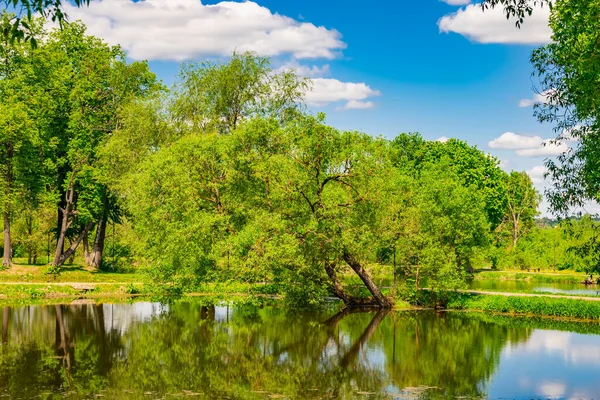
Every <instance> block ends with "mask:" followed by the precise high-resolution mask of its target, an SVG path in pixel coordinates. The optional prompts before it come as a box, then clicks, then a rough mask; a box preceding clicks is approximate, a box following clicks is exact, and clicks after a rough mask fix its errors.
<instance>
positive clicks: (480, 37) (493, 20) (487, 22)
mask: <svg viewBox="0 0 600 400" xmlns="http://www.w3.org/2000/svg"><path fill="white" fill-rule="evenodd" d="M549 16H550V10H549V8H548V7H542V8H536V9H535V10H534V11H533V14H532V15H531V16H530V17H528V18H527V20H526V21H525V22H524V23H523V25H522V26H521V28H520V29H518V28H516V27H515V23H514V21H513V20H507V19H506V14H505V13H504V10H503V7H495V8H493V9H488V10H486V11H485V12H483V11H482V9H481V6H480V5H479V4H471V5H468V6H467V7H465V8H461V9H460V10H458V11H457V12H455V13H452V14H449V15H445V16H444V17H442V18H441V19H440V20H439V21H438V26H439V29H440V32H444V33H449V32H454V33H458V34H460V35H463V36H465V37H467V38H468V39H470V40H472V41H474V42H479V43H506V44H546V43H549V42H550V37H551V35H552V30H551V29H550V27H549V26H548V18H549Z"/></svg>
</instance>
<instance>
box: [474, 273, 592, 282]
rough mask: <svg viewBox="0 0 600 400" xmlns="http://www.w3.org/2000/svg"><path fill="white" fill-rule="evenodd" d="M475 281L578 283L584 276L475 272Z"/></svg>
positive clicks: (572, 274)
mask: <svg viewBox="0 0 600 400" xmlns="http://www.w3.org/2000/svg"><path fill="white" fill-rule="evenodd" d="M474 279H476V280H506V281H509V280H517V281H530V282H539V283H579V282H581V281H583V280H584V279H585V274H577V273H573V272H572V271H567V272H563V271H559V272H548V273H543V272H521V271H481V272H476V273H475V276H474Z"/></svg>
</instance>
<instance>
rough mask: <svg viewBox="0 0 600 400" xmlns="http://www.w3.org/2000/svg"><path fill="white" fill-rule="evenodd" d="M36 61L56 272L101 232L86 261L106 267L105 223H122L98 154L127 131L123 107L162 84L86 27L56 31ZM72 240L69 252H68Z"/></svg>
mask: <svg viewBox="0 0 600 400" xmlns="http://www.w3.org/2000/svg"><path fill="white" fill-rule="evenodd" d="M35 54H36V63H37V64H38V69H37V71H38V72H39V74H40V76H39V80H40V81H41V82H43V83H44V84H45V90H46V91H47V92H49V93H51V94H52V101H49V102H48V104H47V105H45V108H46V111H47V114H48V115H47V116H46V119H47V120H49V122H48V123H47V124H46V125H47V126H46V130H45V136H46V141H47V143H49V144H51V152H50V154H48V160H47V163H48V164H49V165H50V169H51V170H52V172H53V177H52V185H51V190H52V191H53V192H54V194H55V196H56V201H57V204H58V221H57V244H56V251H55V255H54V259H53V265H57V266H58V265H61V264H63V263H64V262H65V260H66V259H67V258H69V257H70V256H71V255H73V254H74V252H75V251H76V249H77V247H78V246H79V244H80V243H81V242H82V241H83V240H84V238H87V236H88V234H90V233H91V232H92V230H93V228H94V226H95V227H96V229H95V232H96V237H95V239H94V241H93V248H92V252H91V254H89V255H88V256H89V257H88V261H89V263H90V264H91V265H92V266H94V267H100V266H101V264H102V252H103V247H104V237H105V234H106V233H105V232H106V225H107V222H108V220H109V219H112V220H115V221H118V216H119V208H118V206H117V205H116V203H115V199H116V198H115V196H113V195H112V193H111V192H110V191H109V190H108V188H107V182H106V181H105V178H104V175H103V170H102V168H101V163H100V162H99V158H100V149H101V148H102V146H103V144H104V143H105V142H106V141H107V140H108V138H109V137H110V136H111V135H112V134H113V132H114V131H116V130H118V129H120V128H121V118H120V112H121V110H122V108H123V107H124V105H125V104H128V103H129V102H130V101H133V99H135V98H137V97H143V96H144V95H145V94H146V93H148V92H151V91H153V90H154V87H155V86H156V77H155V75H154V74H152V73H151V72H150V71H149V70H148V66H147V64H146V63H132V64H127V63H126V61H125V55H124V53H123V51H122V50H121V49H120V48H118V47H111V46H108V45H107V44H106V43H105V42H103V41H102V40H101V39H98V38H95V37H91V36H87V35H86V29H85V27H84V26H83V25H82V24H80V23H71V24H69V25H67V26H65V27H64V29H62V30H55V31H54V32H53V33H52V34H51V35H49V37H48V38H47V39H46V40H45V41H44V44H43V46H40V47H39V48H38V49H37V50H36V51H35ZM67 240H71V244H70V246H69V247H68V248H67V249H65V243H66V241H67Z"/></svg>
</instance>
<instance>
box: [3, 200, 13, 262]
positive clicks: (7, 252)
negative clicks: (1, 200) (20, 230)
mask: <svg viewBox="0 0 600 400" xmlns="http://www.w3.org/2000/svg"><path fill="white" fill-rule="evenodd" d="M2 266H3V267H10V266H12V246H11V243H10V216H9V215H8V211H4V257H3V258H2Z"/></svg>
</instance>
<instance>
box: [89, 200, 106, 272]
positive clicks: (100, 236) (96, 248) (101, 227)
mask: <svg viewBox="0 0 600 400" xmlns="http://www.w3.org/2000/svg"><path fill="white" fill-rule="evenodd" d="M106 220H107V218H106V212H105V213H104V215H102V217H100V221H99V222H98V229H96V237H95V238H94V244H93V247H92V253H91V254H90V263H89V265H90V266H92V267H94V268H100V267H101V266H102V253H103V252H104V242H105V239H106V222H107V221H106Z"/></svg>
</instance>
